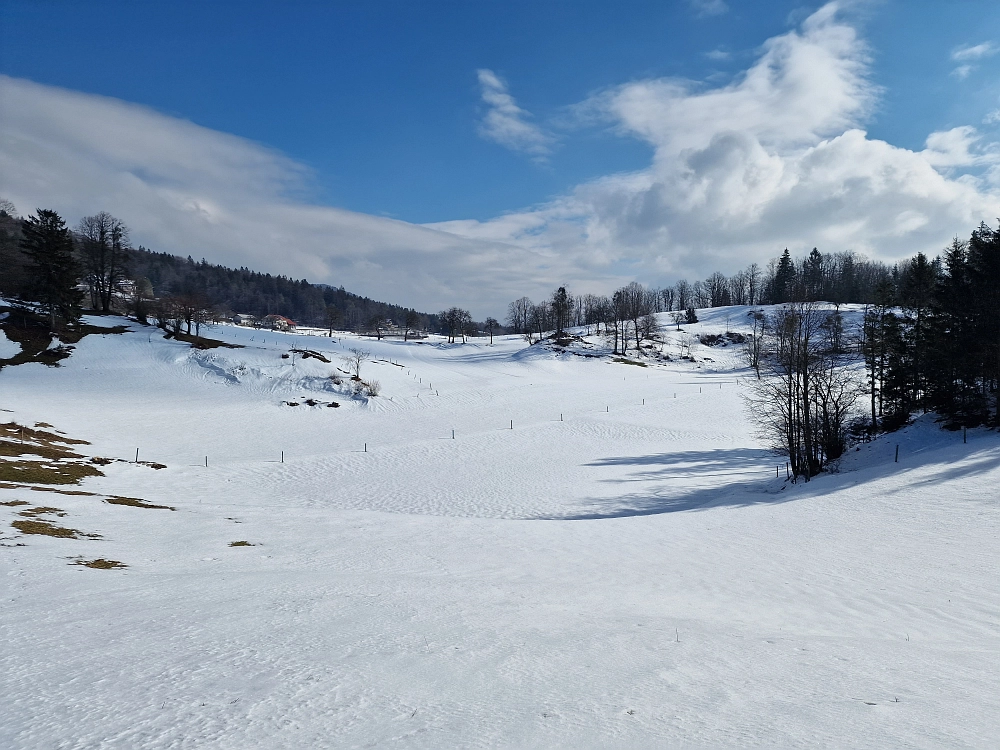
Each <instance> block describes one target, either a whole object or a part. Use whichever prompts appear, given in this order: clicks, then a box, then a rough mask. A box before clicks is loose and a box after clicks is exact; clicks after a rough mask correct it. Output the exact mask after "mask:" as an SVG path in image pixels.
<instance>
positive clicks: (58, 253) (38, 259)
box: [21, 208, 83, 331]
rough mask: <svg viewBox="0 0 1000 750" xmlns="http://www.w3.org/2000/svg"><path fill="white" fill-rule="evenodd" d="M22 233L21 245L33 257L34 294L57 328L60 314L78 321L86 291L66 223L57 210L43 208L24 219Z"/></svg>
mask: <svg viewBox="0 0 1000 750" xmlns="http://www.w3.org/2000/svg"><path fill="white" fill-rule="evenodd" d="M22 234H23V238H22V239H21V248H22V249H23V250H24V252H25V254H26V255H27V256H28V258H29V265H28V273H29V275H30V290H31V291H30V295H31V298H33V299H34V300H35V301H37V302H40V303H41V304H42V306H43V308H44V309H45V310H46V312H47V313H48V316H49V327H50V328H51V329H52V330H53V331H54V330H55V329H56V317H57V316H59V317H61V318H62V319H63V320H64V321H65V322H67V323H72V322H76V321H77V320H79V318H80V302H81V301H82V299H83V294H82V293H81V292H80V291H79V290H78V289H77V288H76V285H77V283H78V281H79V279H80V267H79V265H78V264H77V262H76V258H75V257H74V256H73V238H72V236H71V235H70V233H69V229H67V228H66V223H65V222H64V221H63V220H62V218H61V217H60V216H59V214H57V213H56V212H55V211H49V210H47V209H42V208H40V209H38V211H37V212H36V215H35V216H30V217H28V219H27V220H26V221H25V222H24V225H23V227H22Z"/></svg>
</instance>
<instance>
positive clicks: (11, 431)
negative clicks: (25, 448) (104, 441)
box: [0, 422, 90, 445]
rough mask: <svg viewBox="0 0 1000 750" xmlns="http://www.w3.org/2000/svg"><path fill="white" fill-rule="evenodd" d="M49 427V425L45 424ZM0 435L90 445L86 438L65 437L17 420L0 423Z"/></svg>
mask: <svg viewBox="0 0 1000 750" xmlns="http://www.w3.org/2000/svg"><path fill="white" fill-rule="evenodd" d="M42 425H45V423H44V422H38V423H37V424H35V427H40V426H42ZM45 426H46V427H49V426H50V425H45ZM0 436H4V437H9V438H13V439H16V440H20V439H21V437H22V436H23V437H24V439H25V440H29V441H31V442H34V443H42V444H49V443H65V444H66V445H90V443H88V442H87V441H86V440H75V439H74V438H70V437H66V436H65V435H59V434H56V433H54V432H46V431H45V430H38V429H32V428H31V427H26V426H25V425H23V424H18V423H17V422H5V423H2V424H0Z"/></svg>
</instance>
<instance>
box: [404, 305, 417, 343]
mask: <svg viewBox="0 0 1000 750" xmlns="http://www.w3.org/2000/svg"><path fill="white" fill-rule="evenodd" d="M419 325H420V313H418V312H417V311H416V310H407V311H406V315H405V316H404V318H403V341H408V340H409V338H410V331H413V330H415V329H416V328H417V327H418V326H419Z"/></svg>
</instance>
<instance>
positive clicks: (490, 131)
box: [477, 68, 554, 159]
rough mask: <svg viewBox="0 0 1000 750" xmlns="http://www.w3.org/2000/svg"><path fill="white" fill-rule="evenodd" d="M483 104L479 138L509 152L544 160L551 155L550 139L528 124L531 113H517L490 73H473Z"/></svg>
mask: <svg viewBox="0 0 1000 750" xmlns="http://www.w3.org/2000/svg"><path fill="white" fill-rule="evenodd" d="M477 75H478V76H479V87H480V90H481V92H482V99H483V102H484V103H485V104H486V105H487V107H488V109H487V111H486V114H485V115H484V116H483V119H482V121H481V122H480V123H479V134H480V135H481V136H482V137H483V138H486V139H487V140H490V141H494V142H496V143H499V144H500V145H501V146H504V147H506V148H509V149H511V150H513V151H520V152H522V153H526V154H530V155H531V156H534V157H536V158H540V159H541V158H544V157H545V156H547V155H548V154H549V153H551V151H552V144H553V143H554V139H553V138H552V136H551V135H549V134H548V133H546V132H545V131H544V130H542V129H541V128H540V127H539V126H538V125H535V124H534V123H532V122H529V118H530V117H531V113H530V112H528V111H527V110H524V109H521V108H520V107H519V106H517V102H515V101H514V97H513V96H511V95H510V91H509V90H508V88H507V83H506V82H505V81H503V80H502V79H501V78H500V77H499V76H498V75H497V74H496V73H494V72H493V71H492V70H488V69H486V68H483V69H481V70H479V71H477Z"/></svg>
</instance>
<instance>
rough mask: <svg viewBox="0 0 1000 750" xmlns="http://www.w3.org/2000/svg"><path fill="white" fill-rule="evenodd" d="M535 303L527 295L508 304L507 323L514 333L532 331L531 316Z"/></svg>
mask: <svg viewBox="0 0 1000 750" xmlns="http://www.w3.org/2000/svg"><path fill="white" fill-rule="evenodd" d="M534 307H535V303H534V302H532V301H531V300H530V299H528V298H527V297H521V298H520V299H516V300H514V301H513V302H511V303H510V304H509V305H508V306H507V325H509V326H510V327H511V328H512V329H513V331H514V333H527V332H528V331H530V330H531V329H530V325H529V318H530V317H531V311H532V309H533V308H534Z"/></svg>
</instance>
